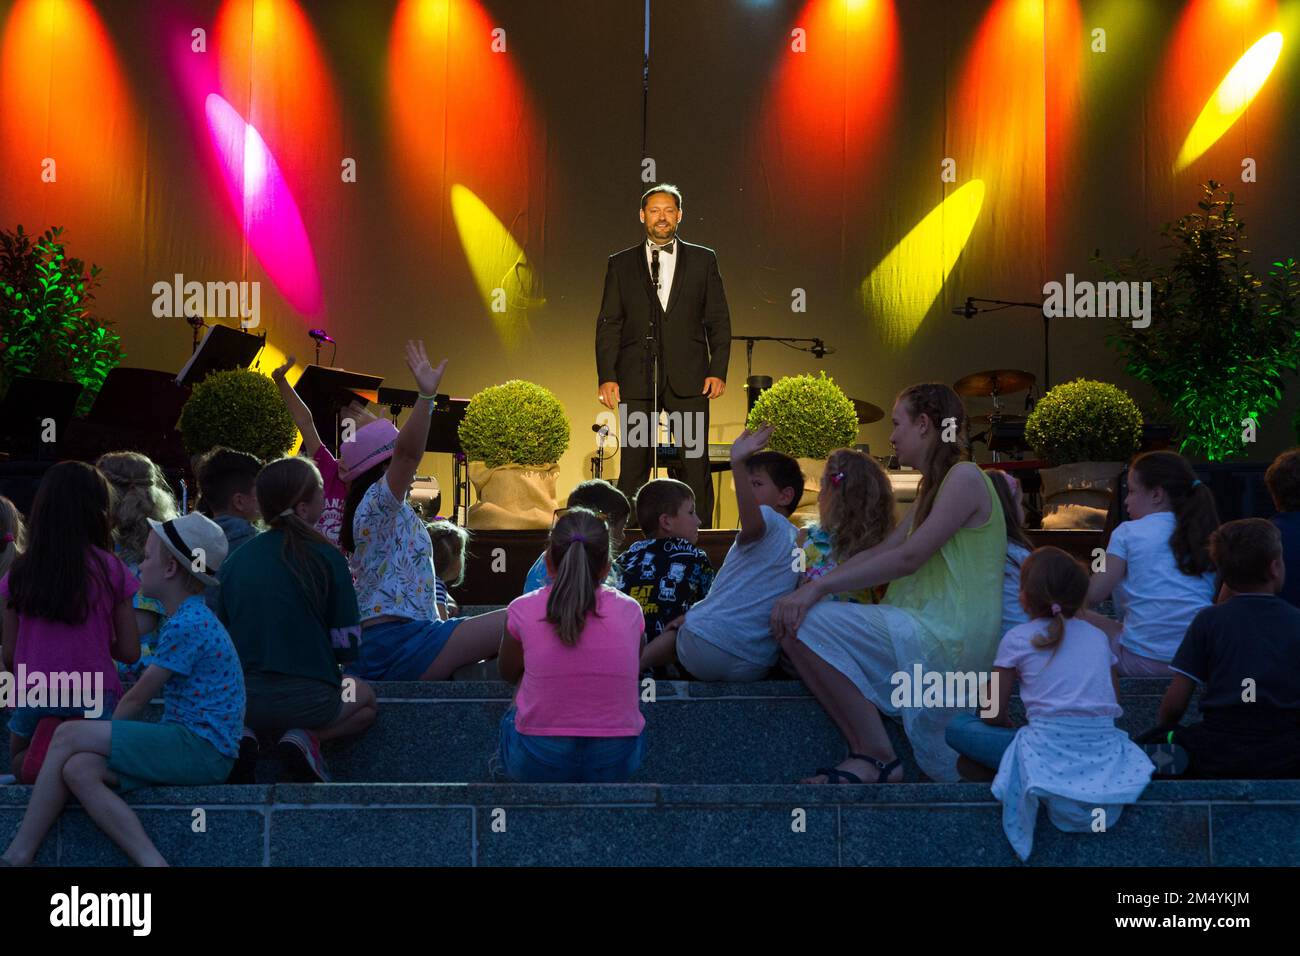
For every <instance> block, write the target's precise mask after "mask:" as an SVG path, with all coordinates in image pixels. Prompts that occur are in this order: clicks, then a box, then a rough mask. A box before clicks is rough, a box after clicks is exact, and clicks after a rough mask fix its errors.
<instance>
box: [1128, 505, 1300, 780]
mask: <svg viewBox="0 0 1300 956" xmlns="http://www.w3.org/2000/svg"><path fill="white" fill-rule="evenodd" d="M1210 554H1211V556H1212V557H1213V558H1214V563H1215V565H1216V566H1217V567H1218V569H1219V573H1220V575H1221V576H1222V577H1223V583H1224V586H1225V587H1226V588H1227V590H1228V594H1229V597H1228V598H1227V600H1226V601H1224V602H1223V603H1222V604H1216V605H1214V606H1212V607H1207V608H1204V609H1203V610H1202V611H1201V612H1200V613H1198V614H1197V615H1196V617H1195V618H1193V620H1192V625H1191V627H1189V628H1188V629H1187V636H1186V637H1184V638H1183V643H1182V646H1180V647H1179V648H1178V652H1177V653H1176V654H1175V655H1174V659H1173V663H1172V664H1171V666H1172V667H1173V670H1174V678H1173V682H1172V683H1171V684H1170V685H1169V689H1168V690H1167V691H1166V692H1165V697H1164V700H1163V701H1162V702H1161V704H1160V712H1159V715H1158V716H1157V718H1156V719H1157V723H1158V725H1159V726H1158V728H1157V732H1155V733H1152V734H1147V735H1144V737H1143V738H1141V739H1142V740H1144V741H1145V742H1149V743H1150V744H1151V745H1154V746H1148V748H1147V752H1148V753H1149V754H1151V755H1152V757H1153V759H1155V760H1156V761H1157V765H1158V766H1161V768H1162V769H1165V768H1166V767H1167V768H1168V769H1169V770H1170V771H1172V772H1175V773H1176V772H1178V771H1179V770H1180V769H1182V767H1183V766H1184V764H1185V766H1186V773H1187V775H1189V776H1196V777H1245V778H1251V779H1256V778H1272V777H1300V610H1297V609H1296V608H1295V607H1293V606H1292V605H1291V604H1290V603H1288V602H1287V601H1285V600H1283V599H1282V598H1281V597H1280V596H1279V592H1280V590H1281V588H1282V582H1283V580H1284V579H1285V576H1286V568H1285V565H1284V564H1283V545H1282V538H1281V536H1280V535H1279V533H1278V530H1277V528H1276V527H1274V526H1273V525H1272V524H1270V523H1269V522H1267V521H1265V520H1263V519H1262V518H1246V519H1243V520H1241V521H1229V522H1228V523H1227V524H1224V525H1223V526H1222V527H1220V528H1219V529H1218V530H1217V531H1215V532H1214V534H1213V536H1212V537H1211V538H1210ZM1297 573H1300V571H1297ZM1196 684H1200V685H1201V699H1200V712H1201V721H1200V722H1199V723H1196V724H1192V725H1191V726H1188V727H1179V726H1178V721H1179V720H1180V719H1181V718H1182V716H1183V714H1184V713H1185V712H1186V710H1187V704H1188V702H1189V700H1190V699H1191V695H1192V689H1193V687H1194V686H1195V685H1196ZM1169 744H1173V745H1174V746H1175V747H1179V748H1182V750H1183V751H1185V752H1186V755H1187V756H1186V761H1185V762H1184V761H1183V760H1182V759H1181V755H1179V754H1178V753H1177V752H1176V751H1171V750H1169V749H1168V745H1169ZM1162 745H1163V746H1162ZM1161 750H1164V751H1165V755H1166V756H1168V757H1172V758H1174V759H1173V760H1172V761H1164V760H1161V759H1160V757H1161V753H1160V751H1161Z"/></svg>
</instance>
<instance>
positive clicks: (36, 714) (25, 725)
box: [9, 695, 117, 740]
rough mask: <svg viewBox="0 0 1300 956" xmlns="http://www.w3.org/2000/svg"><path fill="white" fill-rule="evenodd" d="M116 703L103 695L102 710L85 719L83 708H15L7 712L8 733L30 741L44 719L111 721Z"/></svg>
mask: <svg viewBox="0 0 1300 956" xmlns="http://www.w3.org/2000/svg"><path fill="white" fill-rule="evenodd" d="M116 706H117V701H116V700H114V699H112V698H111V697H109V696H108V695H105V700H104V709H103V711H102V712H101V713H100V715H99V716H98V717H86V710H85V708H84V707H15V708H14V709H13V710H11V711H9V733H11V734H13V735H14V736H16V737H25V738H27V739H29V740H30V739H31V736H32V734H34V733H36V725H37V724H39V723H40V722H41V721H42V720H44V719H45V718H46V717H85V718H86V719H87V720H112V719H113V708H115V707H116Z"/></svg>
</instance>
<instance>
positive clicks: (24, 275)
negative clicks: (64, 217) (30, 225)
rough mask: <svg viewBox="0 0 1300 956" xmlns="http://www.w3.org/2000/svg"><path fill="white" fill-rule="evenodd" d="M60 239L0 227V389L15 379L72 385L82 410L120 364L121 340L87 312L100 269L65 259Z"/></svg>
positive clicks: (55, 233)
mask: <svg viewBox="0 0 1300 956" xmlns="http://www.w3.org/2000/svg"><path fill="white" fill-rule="evenodd" d="M62 236H63V228H62V227H61V226H59V227H55V228H54V229H48V230H46V231H45V232H44V233H42V234H41V235H40V236H37V237H35V238H33V237H32V236H30V235H28V234H27V233H25V232H23V227H22V226H19V227H18V228H17V230H16V231H14V232H9V231H8V230H0V390H3V391H8V389H9V384H10V383H11V382H12V381H13V380H14V379H15V378H38V379H49V380H52V381H57V382H77V383H79V384H80V385H81V386H82V387H83V391H82V393H81V398H80V400H79V401H78V403H77V409H76V411H77V414H80V415H84V414H85V413H86V412H87V411H89V410H90V406H91V404H92V403H93V402H94V400H95V396H96V395H98V394H99V389H100V386H102V385H103V384H104V379H105V378H106V377H107V375H108V373H109V372H110V371H111V370H112V369H114V368H116V367H117V366H118V365H119V364H120V363H121V361H122V348H121V338H120V336H119V335H118V334H117V333H116V332H114V331H112V329H111V326H112V323H111V322H108V321H107V320H104V319H100V318H97V317H96V316H95V315H94V314H92V312H91V307H92V304H93V302H94V299H95V287H96V286H97V285H98V284H99V274H100V271H101V270H100V268H99V266H96V265H92V266H91V267H90V269H89V270H87V269H86V265H85V263H84V262H82V260H80V259H73V258H70V257H69V256H68V254H67V251H66V248H65V246H64V243H63V240H62Z"/></svg>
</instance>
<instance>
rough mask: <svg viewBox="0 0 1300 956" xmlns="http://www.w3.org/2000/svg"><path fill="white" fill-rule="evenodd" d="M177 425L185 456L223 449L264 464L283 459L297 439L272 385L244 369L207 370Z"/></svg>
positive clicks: (257, 374)
mask: <svg viewBox="0 0 1300 956" xmlns="http://www.w3.org/2000/svg"><path fill="white" fill-rule="evenodd" d="M177 427H178V428H179V430H180V433H181V438H182V439H183V440H184V442H185V450H186V452H188V453H189V454H190V455H191V456H193V455H202V454H203V453H204V452H207V451H209V450H211V449H213V448H215V447H216V446H218V445H224V446H225V447H226V448H233V449H234V450H235V451H242V452H247V453H248V454H250V455H256V456H257V457H258V458H260V459H262V460H263V461H269V460H271V459H273V458H280V457H282V456H284V455H287V454H288V453H289V449H290V448H292V447H293V443H294V440H295V439H296V438H297V437H298V429H297V428H296V427H295V426H294V424H293V418H292V417H291V416H290V415H289V410H288V409H287V408H285V405H284V401H283V399H281V398H280V390H279V389H278V388H276V385H275V383H274V382H273V381H271V380H270V379H269V378H268V377H267V376H265V375H263V374H261V373H260V372H254V371H253V370H252V369H247V368H236V369H230V370H228V371H225V372H213V373H212V374H211V375H209V376H207V378H205V379H203V381H201V382H199V383H198V384H197V385H195V386H194V390H193V391H192V392H191V393H190V397H189V398H188V399H187V400H186V402H185V405H184V407H182V408H181V420H180V425H179V426H177Z"/></svg>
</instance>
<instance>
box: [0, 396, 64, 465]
mask: <svg viewBox="0 0 1300 956" xmlns="http://www.w3.org/2000/svg"><path fill="white" fill-rule="evenodd" d="M81 391H82V389H81V384H80V383H79V382H54V381H50V380H48V379H43V378H15V379H14V380H13V381H12V382H11V383H10V384H9V391H8V392H7V393H6V394H5V397H4V401H3V402H0V447H3V448H5V449H7V450H8V451H9V454H10V456H11V457H12V458H14V459H18V458H29V457H30V458H36V459H43V458H46V457H49V455H50V452H51V451H52V448H53V445H54V444H56V443H57V442H58V440H59V436H61V435H62V434H63V433H64V428H65V427H66V426H67V424H68V420H69V419H70V418H72V413H73V412H74V411H75V410H76V408H77V401H78V400H79V399H80V398H81ZM47 419H48V420H53V422H54V441H53V442H46V441H42V440H41V435H42V433H43V432H44V431H45V427H44V426H45V422H46V420H47Z"/></svg>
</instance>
